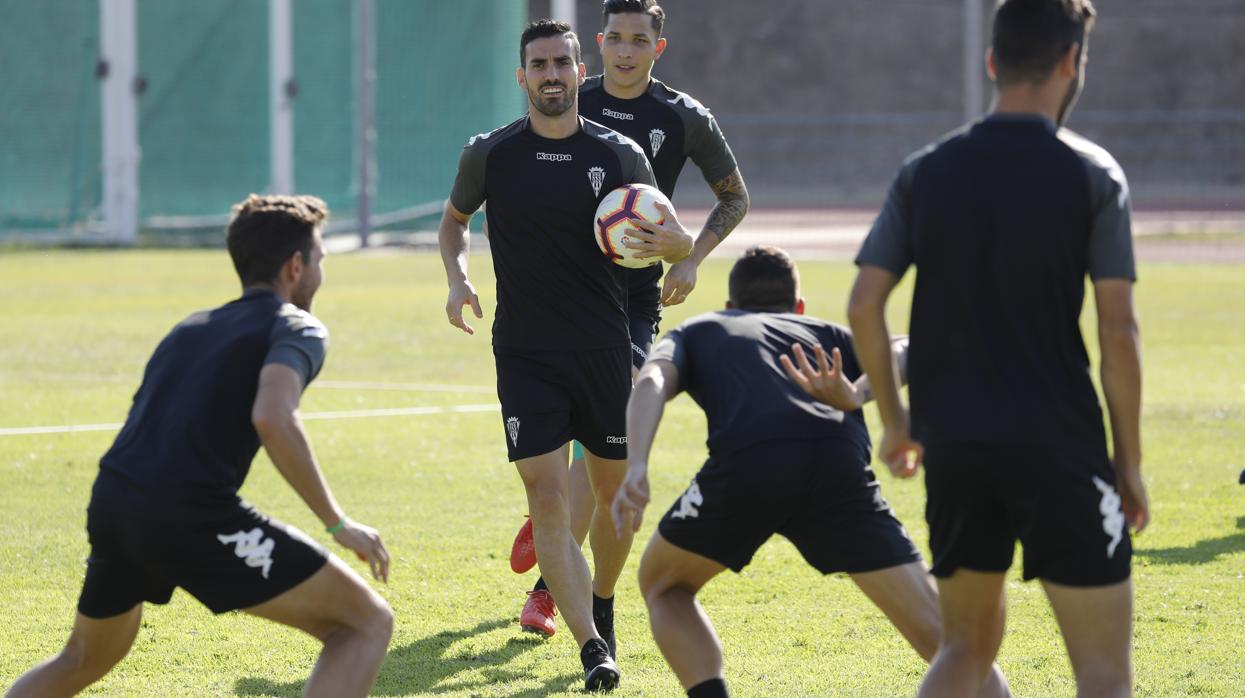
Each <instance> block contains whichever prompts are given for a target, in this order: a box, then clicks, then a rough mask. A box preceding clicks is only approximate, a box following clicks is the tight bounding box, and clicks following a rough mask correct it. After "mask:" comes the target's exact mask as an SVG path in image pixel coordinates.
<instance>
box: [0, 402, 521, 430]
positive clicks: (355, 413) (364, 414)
mask: <svg viewBox="0 0 1245 698" xmlns="http://www.w3.org/2000/svg"><path fill="white" fill-rule="evenodd" d="M498 409H501V406H500V405H498V404H496V403H492V404H485V405H451V406H449V407H393V408H389V409H378V410H347V411H343V412H307V413H304V414H303V419H305V420H313V419H366V418H369V417H418V416H425V415H437V414H469V413H473V412H494V411H496V410H498ZM120 428H121V424H119V423H118V424H68V425H65V426H49V427H6V428H0V436H29V435H32V434H74V433H78V432H85V431H116V430H118V429H120Z"/></svg>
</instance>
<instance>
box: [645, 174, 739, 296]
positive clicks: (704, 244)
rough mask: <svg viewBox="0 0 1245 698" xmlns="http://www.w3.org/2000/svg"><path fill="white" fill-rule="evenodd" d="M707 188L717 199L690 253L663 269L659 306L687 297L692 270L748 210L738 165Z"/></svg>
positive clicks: (692, 283)
mask: <svg viewBox="0 0 1245 698" xmlns="http://www.w3.org/2000/svg"><path fill="white" fill-rule="evenodd" d="M711 188H712V189H713V194H714V196H716V197H718V202H717V204H715V205H714V207H713V210H712V211H710V212H709V218H708V219H706V220H705V227H704V228H702V229H701V231H700V234H699V235H697V236H696V242H695V244H694V245H693V246H692V253H691V254H690V255H689V256H688V257H687V259H685V260H683V261H682V262H679V263H678V264H673V265H671V267H670V270H669V271H667V272H666V279H665V282H664V283H663V284H662V289H661V303H662V305H678V304H679V303H682V302H683V301H684V300H686V299H687V296H688V294H689V293H691V292H692V289H694V288H696V269H697V268H698V267H699V266H700V263H701V262H702V261H704V259H705V257H708V256H709V253H710V252H712V251H713V248H715V247H717V246H718V243H720V242H722V241H723V240H725V239H726V236H727V235H730V234H731V231H732V230H734V229H735V226H737V225H739V222H740V221H742V220H743V218H744V214H746V213H747V212H748V188H747V187H746V186H744V178H743V176H742V175H741V174H739V169H738V168H736V169H735V171H734V172H732V173H730V174H729V175H727V176H726V177H723V178H722V179H720V180H718V181H717V182H714V183H713V185H712V186H711Z"/></svg>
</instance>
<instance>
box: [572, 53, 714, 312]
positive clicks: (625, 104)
mask: <svg viewBox="0 0 1245 698" xmlns="http://www.w3.org/2000/svg"><path fill="white" fill-rule="evenodd" d="M579 113H580V114H583V115H584V116H585V117H587V118H589V119H592V120H593V121H599V122H601V123H602V124H605V125H606V126H608V127H610V128H612V129H614V130H615V131H618V132H619V133H621V134H623V135H624V136H626V137H628V138H630V139H631V140H633V141H635V142H636V143H638V144H639V145H640V147H641V148H642V149H643V150H644V154H645V155H646V156H648V160H649V162H650V163H651V164H652V166H653V176H654V177H656V178H657V188H658V189H660V190H661V191H662V193H663V194H665V195H666V196H667V197H668V198H671V199H673V198H674V187H675V184H676V183H678V181H679V174H680V173H681V172H682V171H683V165H684V164H685V163H686V162H687V160H688V158H691V160H692V162H694V163H696V166H697V167H699V168H700V173H701V175H703V176H704V178H705V181H707V182H708V183H709V184H710V185H713V184H716V183H718V182H720V181H722V180H723V179H725V178H727V177H729V176H730V175H731V173H733V172H734V171H735V170H736V168H737V167H738V165H736V163H735V155H734V154H733V153H731V147H730V146H729V145H728V144H727V143H726V137H725V136H723V135H722V129H720V128H718V122H717V120H716V119H714V118H713V114H710V113H709V110H708V109H707V108H706V107H705V106H704V105H703V104H701V103H700V102H697V101H696V100H695V99H694V98H692V97H691V96H690V95H688V94H685V93H683V92H678V91H676V90H673V89H671V88H669V87H667V86H666V85H665V84H663V83H661V82H660V81H658V80H651V81H650V82H649V86H648V90H647V91H646V92H645V93H644V94H642V95H640V96H639V97H635V98H632V99H622V98H619V97H614V96H613V95H611V94H610V93H608V92H606V91H605V86H604V78H603V76H600V75H596V76H593V77H590V78H588V79H587V80H586V81H584V84H583V86H582V87H580V88H579ZM661 274H662V265H661V264H660V263H658V264H654V265H653V266H651V267H647V268H644V269H629V270H627V277H628V285H629V286H630V292H631V305H632V306H633V307H635V306H640V307H641V308H642V310H641V312H648V313H652V314H654V315H655V314H656V313H658V312H660V309H659V304H660V291H659V289H658V288H657V282H658V280H659V279H661Z"/></svg>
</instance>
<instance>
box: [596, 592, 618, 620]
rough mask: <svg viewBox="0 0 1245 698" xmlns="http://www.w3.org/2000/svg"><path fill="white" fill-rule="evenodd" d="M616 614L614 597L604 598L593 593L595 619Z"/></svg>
mask: <svg viewBox="0 0 1245 698" xmlns="http://www.w3.org/2000/svg"><path fill="white" fill-rule="evenodd" d="M613 615H614V597H613V596H611V597H609V598H608V599H603V598H601V597H600V596H597V595H596V594H593V595H592V617H593V619H594V620H595V619H596V618H598V617H606V618H612V617H613Z"/></svg>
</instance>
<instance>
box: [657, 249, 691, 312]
mask: <svg viewBox="0 0 1245 698" xmlns="http://www.w3.org/2000/svg"><path fill="white" fill-rule="evenodd" d="M699 266H700V265H699V264H697V263H696V261H695V260H693V259H691V258H690V257H689V258H688V259H685V260H683V261H682V262H678V263H676V264H672V265H670V268H669V269H667V270H666V278H665V279H664V280H663V281H662V284H661V304H662V305H667V306H668V305H678V304H680V303H682V302H683V301H685V300H687V297H688V296H689V295H691V293H692V289H694V288H696V270H697V268H698V267H699Z"/></svg>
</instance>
